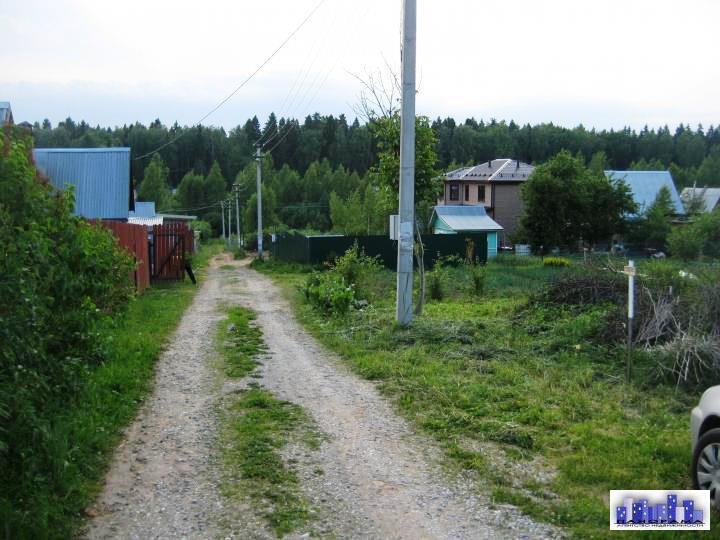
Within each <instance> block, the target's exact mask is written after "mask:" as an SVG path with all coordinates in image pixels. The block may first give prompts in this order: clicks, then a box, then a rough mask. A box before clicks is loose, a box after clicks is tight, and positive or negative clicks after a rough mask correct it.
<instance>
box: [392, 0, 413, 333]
mask: <svg viewBox="0 0 720 540" xmlns="http://www.w3.org/2000/svg"><path fill="white" fill-rule="evenodd" d="M416 25H417V16H416V1H415V0H403V48H402V104H401V113H400V212H399V215H400V230H399V240H398V261H397V289H396V294H397V306H396V312H395V318H396V320H397V322H398V324H400V325H402V326H407V325H409V324H410V323H411V322H412V318H413V310H412V292H413V240H414V238H413V235H414V233H415V29H416Z"/></svg>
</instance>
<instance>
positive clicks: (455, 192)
mask: <svg viewBox="0 0 720 540" xmlns="http://www.w3.org/2000/svg"><path fill="white" fill-rule="evenodd" d="M450 200H451V201H459V200H460V186H458V185H457V184H450Z"/></svg>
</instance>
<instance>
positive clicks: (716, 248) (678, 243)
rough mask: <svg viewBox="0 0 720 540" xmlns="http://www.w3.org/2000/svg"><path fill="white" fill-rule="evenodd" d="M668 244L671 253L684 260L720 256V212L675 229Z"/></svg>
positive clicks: (717, 211)
mask: <svg viewBox="0 0 720 540" xmlns="http://www.w3.org/2000/svg"><path fill="white" fill-rule="evenodd" d="M667 243H668V248H669V249H670V253H671V254H672V255H673V256H675V257H679V258H681V259H684V260H692V259H697V258H699V257H701V256H705V257H718V256H720V210H715V211H713V212H710V213H708V214H702V215H701V216H700V217H698V218H697V220H696V221H695V223H692V224H690V225H683V226H680V227H676V228H674V229H673V230H672V232H671V233H670V235H669V236H668V239H667Z"/></svg>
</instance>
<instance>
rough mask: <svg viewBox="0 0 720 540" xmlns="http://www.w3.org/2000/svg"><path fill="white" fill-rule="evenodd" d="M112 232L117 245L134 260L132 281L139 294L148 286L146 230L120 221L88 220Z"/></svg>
mask: <svg viewBox="0 0 720 540" xmlns="http://www.w3.org/2000/svg"><path fill="white" fill-rule="evenodd" d="M90 221H91V223H96V224H99V225H101V226H103V227H105V228H106V229H108V230H110V231H112V233H113V235H114V236H115V238H116V239H117V242H118V245H119V246H121V247H123V248H125V249H126V250H127V251H128V252H129V253H130V254H131V255H132V256H133V258H134V259H135V263H136V264H135V270H134V271H133V273H132V274H133V281H134V282H135V288H136V289H137V291H138V292H139V293H140V292H142V291H144V290H145V289H146V288H147V287H148V286H149V285H150V256H149V253H148V235H147V228H146V227H145V226H144V225H134V224H131V223H123V222H120V221H104V220H103V221H100V220H90Z"/></svg>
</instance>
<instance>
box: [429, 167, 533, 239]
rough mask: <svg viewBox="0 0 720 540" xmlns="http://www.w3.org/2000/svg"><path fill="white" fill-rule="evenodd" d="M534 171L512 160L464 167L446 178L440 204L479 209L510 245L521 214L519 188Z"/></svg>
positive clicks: (448, 174) (451, 172)
mask: <svg viewBox="0 0 720 540" xmlns="http://www.w3.org/2000/svg"><path fill="white" fill-rule="evenodd" d="M534 170H535V168H534V167H533V166H532V165H529V164H527V163H523V162H522V161H518V160H513V159H493V160H490V161H488V162H486V163H482V164H480V165H475V166H474V167H463V168H461V169H456V170H454V171H450V172H449V173H447V174H446V175H445V190H444V193H443V198H442V199H441V201H439V203H440V204H442V205H445V206H480V207H482V208H484V209H485V211H486V212H487V215H488V216H489V217H491V218H492V219H493V220H494V221H495V222H497V224H499V225H500V226H501V230H502V231H503V233H501V241H502V243H503V244H507V243H509V239H508V236H510V235H511V234H512V233H513V232H515V230H516V229H517V227H518V223H519V221H520V216H521V215H522V210H523V207H522V199H521V198H520V186H521V185H522V184H523V182H525V181H526V180H527V179H528V178H529V177H530V175H531V174H532V172H533V171H534Z"/></svg>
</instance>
